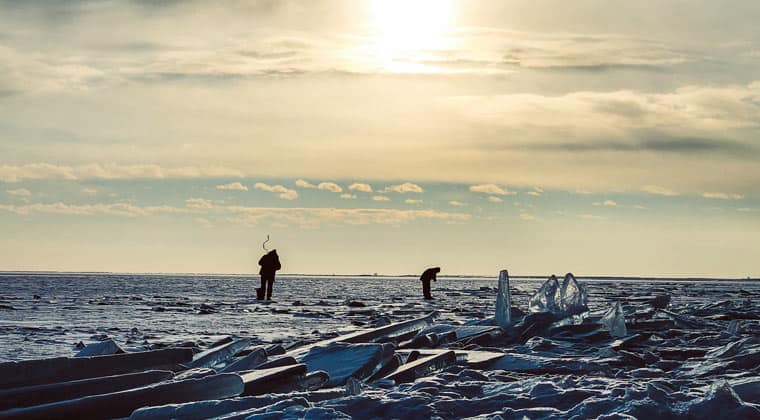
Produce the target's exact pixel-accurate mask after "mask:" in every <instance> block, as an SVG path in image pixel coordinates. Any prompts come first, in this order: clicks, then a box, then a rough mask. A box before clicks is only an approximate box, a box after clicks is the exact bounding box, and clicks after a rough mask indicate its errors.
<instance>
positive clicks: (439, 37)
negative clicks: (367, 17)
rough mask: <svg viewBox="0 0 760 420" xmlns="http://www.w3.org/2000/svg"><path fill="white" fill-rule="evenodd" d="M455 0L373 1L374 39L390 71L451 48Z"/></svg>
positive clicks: (383, 62)
mask: <svg viewBox="0 0 760 420" xmlns="http://www.w3.org/2000/svg"><path fill="white" fill-rule="evenodd" d="M454 6H455V1H454V0H406V1H404V0H372V1H371V3H370V14H371V17H372V23H371V29H372V41H373V44H374V50H375V51H376V53H377V55H378V57H377V58H378V60H379V61H380V63H381V65H382V66H383V67H385V68H386V69H387V70H391V71H394V70H395V71H404V68H403V67H408V66H416V65H421V63H420V62H424V61H425V59H426V58H428V57H430V56H431V55H432V54H433V53H434V52H436V51H441V50H445V49H448V48H450V47H451V46H452V45H451V44H452V41H451V36H450V35H451V31H452V28H453V25H454V23H453V19H454V9H455V7H454Z"/></svg>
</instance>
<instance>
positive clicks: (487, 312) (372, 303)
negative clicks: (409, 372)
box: [0, 273, 760, 361]
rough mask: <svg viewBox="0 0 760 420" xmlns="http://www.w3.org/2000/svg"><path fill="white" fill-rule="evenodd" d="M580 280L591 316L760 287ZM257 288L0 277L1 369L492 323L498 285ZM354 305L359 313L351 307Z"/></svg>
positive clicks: (194, 280)
mask: <svg viewBox="0 0 760 420" xmlns="http://www.w3.org/2000/svg"><path fill="white" fill-rule="evenodd" d="M562 274H563V273H562ZM578 280H579V281H581V282H585V283H586V284H587V286H588V290H589V306H590V309H591V310H592V311H594V310H602V309H606V308H607V307H608V306H609V301H611V300H619V299H624V298H626V297H633V296H637V295H644V296H648V295H651V294H652V293H663V292H666V293H670V294H671V296H672V298H673V300H672V303H671V304H672V306H673V307H674V308H678V307H685V306H689V305H695V304H703V303H706V302H714V301H721V300H734V301H736V302H741V301H742V300H745V299H747V297H748V296H752V295H754V296H756V298H755V300H757V296H760V282H744V281H738V282H729V281H699V282H692V281H672V280H651V281H646V280H586V279H583V278H582V277H579V278H578ZM543 281H544V280H543V279H525V278H513V279H512V281H511V287H512V289H513V291H512V294H513V305H514V306H517V307H519V308H521V309H523V310H526V307H527V300H528V297H529V294H530V293H533V292H534V291H535V290H536V289H537V288H538V287H539V286H540V285H541V283H543ZM258 284H259V278H258V276H254V277H250V276H213V275H134V274H62V273H55V274H41V273H40V274H37V273H34V274H30V273H24V274H10V273H6V274H0V285H2V292H0V305H5V306H6V307H8V308H13V309H5V310H0V336H1V337H2V340H0V361H8V360H20V359H29V358H39V357H51V356H69V355H72V354H73V353H74V350H73V347H74V345H75V344H76V343H78V342H79V341H82V342H84V343H88V342H92V341H95V340H99V339H102V338H103V337H104V336H108V337H112V338H114V339H115V340H116V341H118V342H120V343H122V344H124V346H125V348H128V349H129V348H132V349H144V348H148V347H150V346H151V345H161V344H174V343H177V342H181V341H194V340H201V341H206V342H207V341H209V340H215V339H218V338H220V337H221V336H224V335H239V336H246V337H252V338H253V339H254V340H258V341H260V342H262V343H271V342H284V343H290V342H294V341H297V340H305V341H316V340H318V339H319V338H321V337H322V336H324V335H325V334H329V333H333V332H336V331H339V332H343V331H348V330H351V329H356V328H360V327H362V326H369V324H370V323H371V322H372V321H373V320H375V319H377V318H379V317H383V316H385V317H388V318H390V320H392V321H398V320H405V319H409V318H413V317H416V316H419V315H421V314H424V313H427V312H430V311H433V310H437V311H439V313H440V315H441V316H440V318H439V322H450V321H453V322H465V321H469V320H472V319H473V318H482V317H485V316H493V311H494V306H495V291H494V290H490V289H489V288H495V287H496V276H494V278H490V279H488V278H445V277H443V278H440V279H439V280H438V282H436V283H433V295H434V296H435V297H436V299H435V300H434V301H432V302H426V301H423V300H422V299H420V296H421V293H422V292H421V284H420V281H419V280H417V279H416V278H410V277H403V278H394V277H316V276H315V277H305V276H280V277H278V278H277V281H276V283H275V292H274V302H272V303H261V302H259V301H257V300H256V299H255V288H256V287H258ZM747 293H750V295H747ZM35 295H36V297H35ZM351 301H354V302H361V303H362V304H364V305H365V306H364V307H351V306H348V305H347V303H349V302H351ZM202 312H203V313H202ZM206 312H208V313H206Z"/></svg>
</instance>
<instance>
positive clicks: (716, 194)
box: [702, 192, 744, 200]
mask: <svg viewBox="0 0 760 420" xmlns="http://www.w3.org/2000/svg"><path fill="white" fill-rule="evenodd" d="M702 197H704V198H711V199H716V200H741V199H742V198H744V196H743V195H741V194H729V193H721V192H706V193H702Z"/></svg>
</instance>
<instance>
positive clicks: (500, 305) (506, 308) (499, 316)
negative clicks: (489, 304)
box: [496, 270, 512, 328]
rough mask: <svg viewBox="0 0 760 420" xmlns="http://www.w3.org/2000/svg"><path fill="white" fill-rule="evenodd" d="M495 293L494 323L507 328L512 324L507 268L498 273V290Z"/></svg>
mask: <svg viewBox="0 0 760 420" xmlns="http://www.w3.org/2000/svg"><path fill="white" fill-rule="evenodd" d="M497 293H498V294H497V295H496V323H497V324H499V326H500V327H501V328H507V327H509V325H510V324H512V317H511V314H510V308H511V306H512V299H511V296H510V295H509V273H508V272H507V270H501V272H500V273H499V291H498V292H497Z"/></svg>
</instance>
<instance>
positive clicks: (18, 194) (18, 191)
mask: <svg viewBox="0 0 760 420" xmlns="http://www.w3.org/2000/svg"><path fill="white" fill-rule="evenodd" d="M5 192H6V193H8V194H9V195H13V196H16V197H29V196H30V195H32V192H31V191H29V190H27V189H26V188H18V189H15V190H5Z"/></svg>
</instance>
